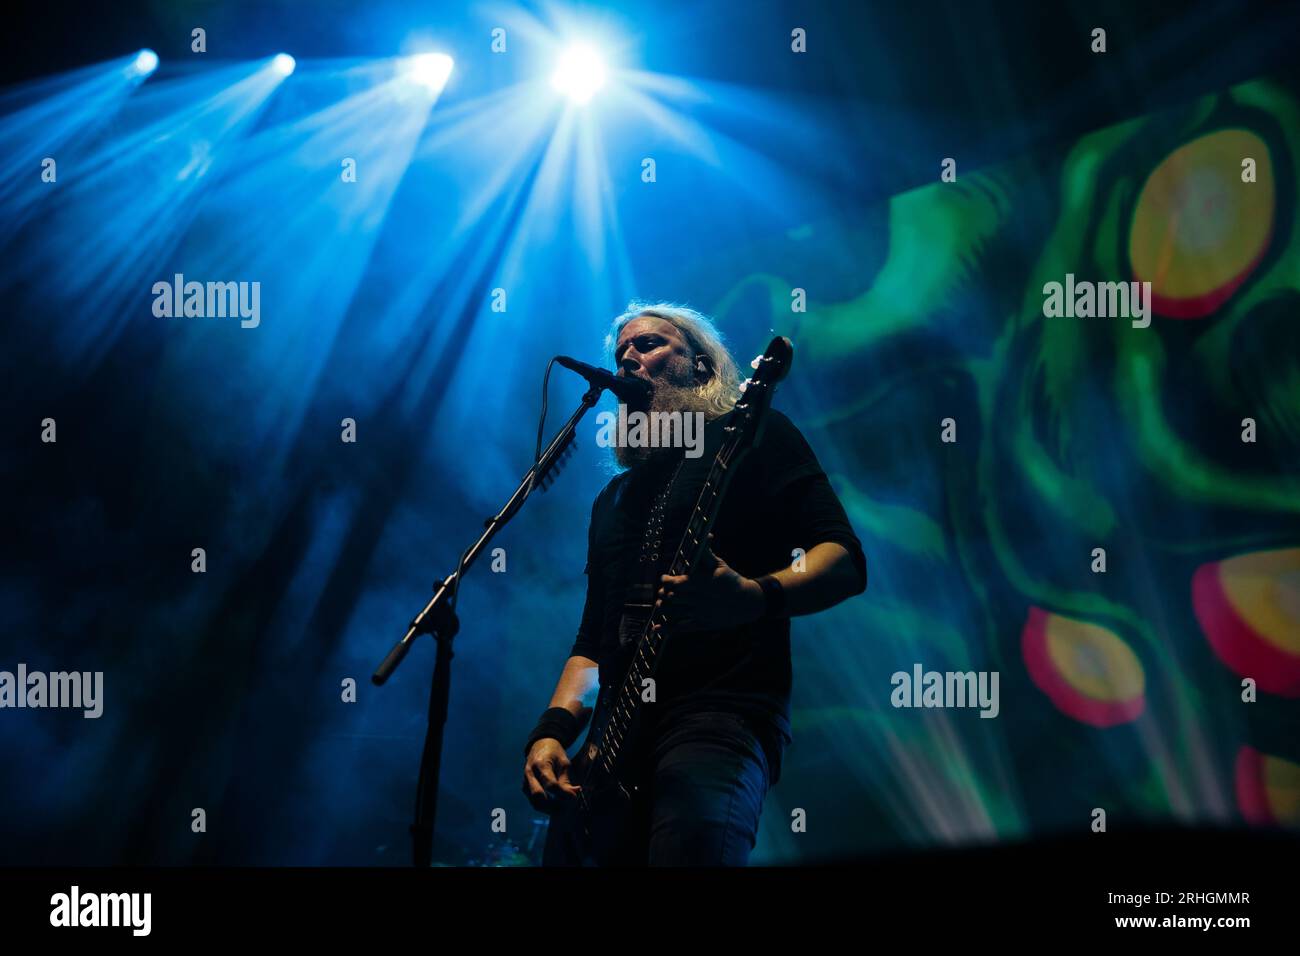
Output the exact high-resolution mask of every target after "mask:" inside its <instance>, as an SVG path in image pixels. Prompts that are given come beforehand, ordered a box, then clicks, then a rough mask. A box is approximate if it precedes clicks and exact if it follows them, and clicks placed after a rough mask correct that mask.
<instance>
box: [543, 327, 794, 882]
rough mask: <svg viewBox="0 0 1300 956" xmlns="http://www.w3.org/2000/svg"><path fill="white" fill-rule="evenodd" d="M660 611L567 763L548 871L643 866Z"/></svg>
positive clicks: (720, 460) (696, 547)
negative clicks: (645, 695) (650, 704)
mask: <svg viewBox="0 0 1300 956" xmlns="http://www.w3.org/2000/svg"><path fill="white" fill-rule="evenodd" d="M793 354H794V349H793V346H792V345H791V344H790V340H789V339H787V338H784V337H781V336H778V337H777V338H774V339H773V340H772V341H771V343H770V344H769V345H768V347H767V351H766V352H764V354H763V355H761V356H759V357H758V358H757V359H755V360H754V362H753V368H754V369H755V373H754V375H753V376H751V377H750V378H749V379H747V380H746V381H745V384H744V385H743V386H741V392H742V397H741V400H740V401H738V402H737V403H736V406H735V408H734V409H733V413H732V417H731V419H730V420H729V424H727V425H726V436H725V437H724V439H723V442H722V446H721V447H720V448H719V450H718V453H717V456H716V458H715V459H714V462H713V465H712V468H711V469H710V471H709V474H708V477H707V478H706V479H705V482H704V486H703V488H702V490H701V491H700V494H699V497H698V499H697V502H696V506H695V509H694V511H693V512H692V513H691V517H690V518H689V520H688V522H687V527H686V531H685V533H684V535H683V536H682V540H681V544H680V545H679V546H678V548H677V552H676V555H675V556H674V558H673V560H672V562H671V564H670V565H669V573H671V574H691V573H694V571H695V569H696V568H697V566H698V565H699V562H700V560H701V557H702V555H703V553H704V552H705V550H707V547H708V537H709V533H710V531H711V529H712V527H713V522H714V520H715V519H716V518H717V515H718V509H719V508H720V507H721V505H722V500H723V497H724V495H725V493H726V489H727V484H728V482H729V480H730V477H731V475H732V474H733V473H734V472H735V469H736V465H737V464H739V462H740V460H741V459H742V458H743V457H744V455H745V454H746V453H747V452H748V451H749V449H750V448H751V447H753V446H754V445H757V444H758V442H759V439H760V435H761V431H762V421H763V417H764V413H765V412H766V410H767V408H768V407H769V406H770V404H771V401H772V391H773V390H774V389H775V387H776V385H777V383H778V382H780V381H781V380H782V379H783V378H785V375H786V373H787V372H788V371H789V368H790V362H791V359H792V357H793ZM665 625H667V626H668V627H669V628H670V627H671V625H670V624H668V622H667V620H666V619H665V615H664V614H663V613H662V612H661V611H658V610H656V611H653V612H651V614H650V617H649V620H647V621H646V624H645V627H644V629H643V630H642V631H641V637H640V639H639V640H638V641H637V642H636V646H635V650H634V652H633V653H632V654H631V659H630V663H629V665H628V667H627V673H626V676H625V677H624V679H623V681H622V682H621V684H619V685H617V686H612V687H602V688H601V692H600V697H599V699H598V700H597V702H596V707H595V708H594V712H593V715H592V720H591V727H590V729H589V731H588V733H587V739H586V740H585V741H584V743H583V745H582V748H581V749H580V750H579V751H578V753H577V756H575V757H574V758H573V759H572V761H571V762H570V765H569V782H570V783H572V784H573V785H574V786H576V787H578V788H579V789H580V794H579V796H578V797H577V798H576V799H575V798H571V797H568V796H567V795H564V796H561V797H557V798H556V800H555V805H554V806H553V807H552V808H551V809H550V811H549V813H550V816H551V825H550V829H549V831H548V833H547V837H546V848H545V851H544V854H543V859H542V862H543V865H546V866H585V865H597V866H620V865H622V866H641V865H644V864H645V863H646V856H647V852H648V850H649V845H648V834H647V831H648V826H647V824H648V822H649V812H650V808H649V801H648V787H647V785H646V784H647V779H646V777H644V776H641V775H645V774H648V770H647V769H646V768H645V763H646V761H644V760H642V759H638V758H639V757H640V756H641V754H640V753H638V752H637V751H639V749H640V748H642V747H643V746H644V745H645V742H644V741H643V740H641V739H640V736H641V735H639V734H638V733H637V730H638V728H639V726H640V723H641V714H642V711H641V705H642V700H641V692H642V688H643V687H644V686H645V683H646V681H647V679H648V678H650V677H652V676H653V675H654V673H655V670H656V667H657V665H658V661H659V652H660V650H661V647H662V644H663V642H664V640H666V639H667V633H666V630H665Z"/></svg>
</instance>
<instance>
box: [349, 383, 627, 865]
mask: <svg viewBox="0 0 1300 956" xmlns="http://www.w3.org/2000/svg"><path fill="white" fill-rule="evenodd" d="M601 391H603V389H602V386H600V385H597V384H592V385H591V387H590V388H589V389H588V390H587V393H586V394H585V395H583V396H582V401H581V402H580V403H579V404H578V408H577V409H576V410H575V411H574V413H573V414H572V415H571V416H570V417H569V420H568V421H567V422H566V423H565V425H564V427H563V428H561V429H560V431H559V433H558V434H556V436H555V438H553V439H552V440H551V443H550V444H549V445H547V446H546V450H545V451H543V452H542V456H541V457H540V458H539V459H538V460H537V461H536V463H534V465H533V467H532V468H529V469H528V472H527V473H526V474H525V475H524V477H523V480H522V481H520V483H519V487H518V488H516V489H515V493H514V494H513V495H511V496H510V500H509V501H507V502H506V504H505V507H504V508H502V509H501V510H500V511H499V512H497V514H496V515H495V517H492V518H489V519H488V520H487V521H486V522H484V531H483V534H482V535H480V536H479V539H478V540H477V541H475V542H474V544H473V545H472V546H471V547H470V549H469V550H468V551H466V552H465V554H464V557H463V558H462V560H461V562H460V565H459V566H458V567H457V569H456V570H455V571H454V572H452V573H451V574H450V575H448V576H447V577H446V578H444V579H442V580H439V581H435V582H434V595H433V598H432V599H431V600H430V601H429V603H428V604H426V605H425V606H424V610H422V611H421V612H420V613H419V614H417V615H416V616H415V618H414V619H413V620H412V621H411V624H410V627H408V628H407V631H406V635H405V636H404V637H403V638H402V639H401V640H400V641H398V642H397V643H396V644H395V645H393V649H392V650H391V651H389V652H388V656H387V657H385V658H384V660H383V663H382V664H380V665H379V667H378V668H377V669H376V670H375V672H374V674H372V675H371V677H370V680H371V682H372V683H374V684H376V685H382V684H383V683H384V682H385V681H387V680H388V678H389V677H390V676H392V673H393V671H395V670H396V669H397V667H398V665H399V664H401V663H402V659H403V658H405V657H406V653H407V651H409V650H410V649H411V645H412V644H413V643H414V642H415V639H416V638H417V637H419V636H420V635H421V634H431V635H433V637H434V639H435V640H436V641H437V642H438V656H437V660H436V662H435V663H434V667H433V685H432V687H431V689H430V692H429V727H428V731H427V733H426V734H425V738H424V751H423V753H422V754H421V756H420V777H419V780H418V782H417V784H416V791H415V821H414V822H413V823H412V824H411V840H412V843H413V850H414V864H415V866H417V867H427V866H429V865H431V864H432V863H433V833H434V820H435V819H436V817H437V812H438V777H439V774H440V772H441V770H442V737H443V729H444V728H445V726H446V724H447V700H448V697H449V696H450V693H451V658H452V653H451V642H452V639H453V638H455V636H456V633H457V631H459V630H460V619H459V618H458V617H457V616H456V611H455V609H454V608H453V607H452V603H453V602H452V599H453V598H454V596H455V593H456V589H457V585H458V583H459V578H460V577H461V576H463V575H464V573H465V572H466V571H468V570H469V568H470V566H471V565H473V563H474V560H475V559H476V558H477V557H478V556H479V554H480V553H481V552H482V551H483V549H484V548H485V547H487V545H488V542H489V541H491V540H492V539H493V537H495V536H496V533H497V532H498V531H500V530H501V529H502V528H504V527H505V526H506V524H507V523H508V522H509V521H510V519H511V518H513V517H514V516H515V514H516V513H517V512H518V511H519V510H520V508H522V507H523V504H524V500H525V499H527V497H528V496H529V494H531V493H532V490H533V488H534V487H535V486H536V485H537V483H538V482H540V481H541V480H543V479H544V478H546V477H547V476H548V474H549V473H550V471H551V469H552V468H553V467H554V466H555V464H556V462H557V461H558V460H559V458H560V456H561V455H563V454H564V453H565V452H566V451H567V450H568V448H569V446H570V444H571V443H572V441H573V433H574V430H575V429H576V428H577V427H578V422H579V421H580V420H581V419H582V416H583V415H585V414H587V412H588V410H590V409H591V408H592V407H593V406H594V405H595V404H596V402H597V401H598V400H599V399H600V393H601Z"/></svg>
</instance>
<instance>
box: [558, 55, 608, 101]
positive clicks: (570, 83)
mask: <svg viewBox="0 0 1300 956" xmlns="http://www.w3.org/2000/svg"><path fill="white" fill-rule="evenodd" d="M551 85H552V86H554V87H555V88H556V89H557V90H559V91H560V92H561V93H563V94H564V95H565V96H567V97H568V98H569V99H571V100H573V101H574V102H575V103H586V102H588V101H589V100H590V99H591V98H592V97H593V96H595V95H596V91H597V90H599V89H600V88H601V87H602V86H604V85H605V64H604V63H603V62H602V61H601V59H600V57H599V56H597V55H596V51H595V50H593V49H592V48H591V47H589V46H587V45H586V44H582V43H578V44H574V45H573V46H571V47H569V48H568V49H567V50H565V51H564V52H563V53H562V54H561V55H560V62H559V65H558V66H557V67H556V69H555V74H554V75H553V76H552V77H551Z"/></svg>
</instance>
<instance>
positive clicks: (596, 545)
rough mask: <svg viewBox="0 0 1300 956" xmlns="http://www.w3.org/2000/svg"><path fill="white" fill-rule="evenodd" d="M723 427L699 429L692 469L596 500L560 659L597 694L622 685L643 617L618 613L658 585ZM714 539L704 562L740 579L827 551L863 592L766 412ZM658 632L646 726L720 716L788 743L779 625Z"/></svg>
mask: <svg viewBox="0 0 1300 956" xmlns="http://www.w3.org/2000/svg"><path fill="white" fill-rule="evenodd" d="M728 417H729V416H723V417H722V418H719V419H716V420H714V421H712V422H710V423H709V424H708V425H707V426H706V428H705V430H704V439H705V440H704V451H703V454H701V455H700V456H699V457H698V458H687V457H685V455H684V453H683V452H681V451H677V452H676V453H675V457H670V458H666V459H664V460H659V461H654V462H649V463H645V464H641V465H638V466H636V467H634V468H632V469H630V470H628V471H625V472H622V473H621V474H619V475H617V476H616V477H615V478H614V479H613V480H611V481H610V482H609V484H608V485H606V486H605V488H604V489H603V490H602V491H601V492H600V494H599V495H597V496H596V501H595V503H594V505H593V506H592V511H591V525H590V528H589V530H588V551H587V567H586V569H585V570H586V574H587V600H586V606H585V607H584V609H583V615H582V624H581V626H580V628H579V631H578V636H577V640H576V641H575V642H574V644H573V649H572V650H571V651H570V654H571V655H580V656H582V657H587V658H590V659H591V660H594V661H596V662H597V663H598V664H599V665H600V681H601V686H602V687H610V686H616V685H617V684H618V683H619V682H621V681H622V680H623V678H624V677H625V675H626V673H627V667H628V663H629V662H630V651H629V647H630V646H634V644H635V637H636V636H639V633H640V630H639V627H637V626H636V621H637V618H636V616H637V614H638V613H643V612H638V611H637V610H636V609H633V610H632V611H630V612H629V615H630V616H629V617H628V618H627V620H626V622H625V618H624V614H625V611H627V610H628V609H627V608H626V607H625V605H626V604H627V603H628V602H629V601H631V602H632V603H633V604H638V603H642V602H643V601H645V600H647V599H646V598H645V593H646V592H645V590H644V588H643V587H642V588H640V589H638V587H636V586H635V585H637V583H638V582H640V581H645V580H648V579H649V580H653V581H655V582H657V580H658V577H657V576H658V575H659V574H664V573H667V570H668V565H669V563H670V562H671V560H672V558H673V555H674V554H675V553H676V549H677V545H678V544H679V542H680V540H681V537H682V534H683V532H684V531H685V529H686V523H687V519H688V517H689V516H690V514H691V511H692V509H693V508H694V507H695V504H696V501H697V498H698V496H699V492H700V489H701V488H702V487H703V486H704V481H705V479H706V477H707V476H708V473H709V470H710V468H711V467H712V465H713V460H714V457H715V456H716V454H717V451H718V448H719V447H720V444H721V442H722V438H723V430H722V429H723V425H724V424H725V423H726V421H727V419H728ZM679 464H680V470H678V467H679ZM674 472H676V477H675V478H673V475H674ZM670 478H671V479H672V487H671V489H670V491H669V493H668V495H667V497H666V499H664V500H663V502H662V510H661V511H659V512H658V514H660V515H661V516H662V517H661V519H660V522H659V523H660V524H661V526H662V529H663V530H662V535H661V539H662V545H661V546H660V547H659V548H658V561H657V562H656V564H657V567H656V568H655V570H654V571H653V573H652V574H648V572H647V570H646V567H645V565H644V564H643V563H642V562H641V554H642V553H643V543H644V542H645V540H646V529H647V525H648V524H649V523H650V519H651V516H652V506H653V505H654V504H655V499H656V498H657V496H659V495H660V493H661V492H662V491H663V490H664V488H665V486H666V485H667V484H668V482H669V479H670ZM713 534H714V539H713V551H714V553H715V554H717V555H718V557H720V558H722V559H723V560H724V561H726V562H727V564H729V565H730V566H731V567H732V568H734V569H735V570H736V571H737V572H739V573H740V574H742V575H745V576H746V577H751V578H754V577H759V576H760V575H763V574H769V573H772V572H774V571H779V570H780V569H782V568H786V567H789V566H790V565H791V564H792V563H793V561H794V554H793V552H794V550H795V549H796V548H802V549H803V550H804V551H805V552H806V551H809V550H811V549H812V548H813V547H814V546H815V545H818V544H821V543H823V542H828V541H831V542H836V543H838V544H841V545H843V546H844V547H845V548H846V549H848V551H849V553H850V554H851V555H852V556H853V559H854V561H855V562H856V564H857V566H858V568H859V570H860V571H861V572H862V582H863V586H864V587H865V585H866V561H865V558H864V557H863V553H862V545H861V543H860V542H859V541H858V538H857V536H856V535H855V534H854V533H853V529H852V527H851V526H850V525H849V521H848V517H847V516H846V515H845V513H844V507H843V505H841V504H840V501H839V499H838V498H837V497H836V495H835V492H834V490H833V489H832V488H831V486H830V482H829V481H828V480H827V478H826V474H825V472H823V471H822V468H821V465H820V464H818V462H817V456H816V455H814V454H813V451H812V449H811V448H810V447H809V446H808V442H807V441H806V440H805V439H804V437H803V435H801V434H800V433H799V430H798V429H797V428H796V427H795V426H794V423H793V422H791V421H790V419H789V418H787V417H786V416H785V415H783V414H782V413H781V412H779V411H777V410H776V409H769V411H768V413H767V418H766V421H765V423H764V432H763V435H762V441H761V443H760V444H759V445H758V447H756V448H752V449H750V451H749V453H748V454H747V455H746V457H745V458H744V459H742V461H741V463H740V466H739V468H738V469H737V471H736V472H735V474H734V476H733V477H732V479H731V483H730V485H729V487H728V489H727V492H726V496H725V497H724V499H723V503H722V507H721V509H720V511H719V513H718V518H717V521H716V522H715V524H714V528H713ZM645 553H647V554H649V553H650V551H649V549H647V550H646V552H645ZM656 586H657V584H656ZM638 595H639V596H638ZM648 600H653V598H652V597H651V598H649V599H648ZM621 622H624V626H623V627H622V629H621V630H622V632H623V640H622V641H620V623H621ZM665 630H666V631H667V632H668V638H667V640H666V641H665V642H664V645H663V648H662V650H661V652H660V657H659V665H658V668H657V670H656V672H655V675H654V677H655V703H654V704H653V705H651V706H643V707H642V708H641V710H642V711H643V713H644V717H645V719H646V720H647V721H649V722H650V724H652V725H663V724H664V722H665V721H668V720H670V719H671V718H672V717H674V716H679V715H681V714H683V713H685V712H690V711H700V710H723V711H731V712H735V713H740V714H743V715H746V716H749V717H753V718H757V719H758V720H759V721H761V722H762V724H763V725H764V726H765V727H767V728H770V729H772V730H774V731H775V732H776V733H777V734H779V736H780V738H781V739H782V741H783V742H784V743H789V741H790V684H791V669H790V621H789V620H788V619H785V618H782V619H778V620H760V621H756V622H753V623H751V624H747V625H744V626H742V627H737V628H731V629H728V630H723V631H710V632H695V633H685V634H680V635H674V634H673V633H672V628H671V614H670V624H669V626H668V627H667V628H666V629H665Z"/></svg>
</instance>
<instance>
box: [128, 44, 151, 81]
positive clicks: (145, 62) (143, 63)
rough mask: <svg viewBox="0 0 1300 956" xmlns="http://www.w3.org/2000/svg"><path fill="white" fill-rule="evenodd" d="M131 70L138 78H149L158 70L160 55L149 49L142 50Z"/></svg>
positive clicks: (136, 56)
mask: <svg viewBox="0 0 1300 956" xmlns="http://www.w3.org/2000/svg"><path fill="white" fill-rule="evenodd" d="M131 69H133V70H134V71H135V72H136V75H137V76H148V75H149V74H150V73H152V72H153V71H154V70H156V69H158V54H157V53H155V52H154V51H153V50H149V49H144V50H141V51H140V52H139V53H137V54H136V55H135V62H134V63H132V64H131Z"/></svg>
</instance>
